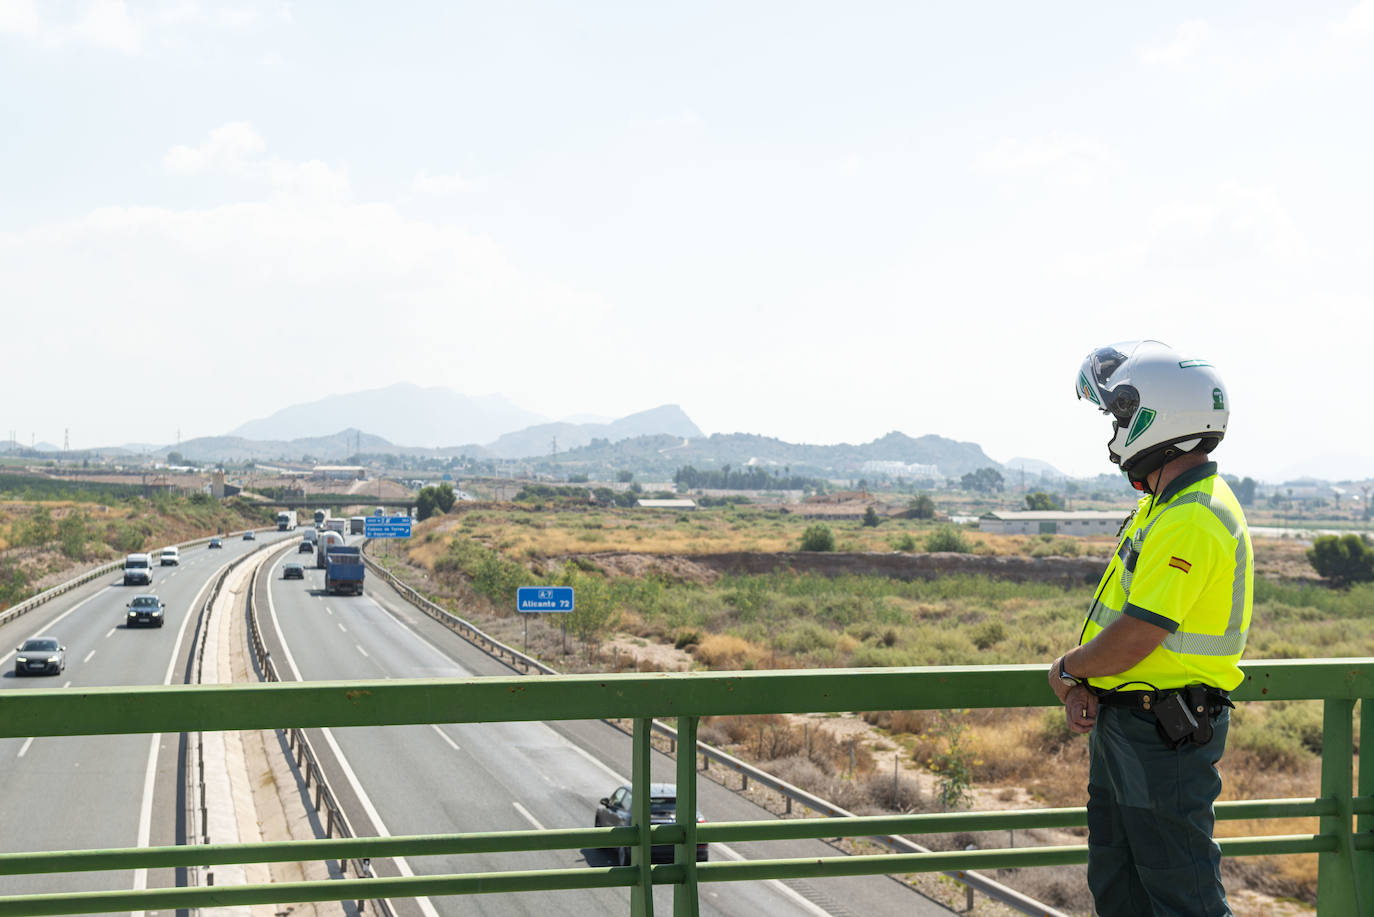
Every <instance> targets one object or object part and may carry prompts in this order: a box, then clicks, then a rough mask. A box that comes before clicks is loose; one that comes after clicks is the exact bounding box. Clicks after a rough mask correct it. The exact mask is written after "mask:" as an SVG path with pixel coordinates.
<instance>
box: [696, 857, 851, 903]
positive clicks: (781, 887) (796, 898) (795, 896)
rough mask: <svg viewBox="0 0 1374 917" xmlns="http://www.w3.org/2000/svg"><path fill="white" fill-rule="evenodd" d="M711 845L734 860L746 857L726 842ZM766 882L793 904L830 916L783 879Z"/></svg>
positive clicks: (765, 882)
mask: <svg viewBox="0 0 1374 917" xmlns="http://www.w3.org/2000/svg"><path fill="white" fill-rule="evenodd" d="M711 846H712V847H714V848H716V850H718V851H720V852H721V853H723V854H725V855H726V856H727V857H729V858H730V859H732V860H736V861H738V860H743V859H744V858H745V857H744V854H742V853H740V852H739V851H738V850H735V849H734V848H733V847H727V846H726V845H725V844H712V845H711ZM764 884H766V885H772V886H773V887H774V889H775V890H776V891H778V892H780V893H781V894H782V896H783V897H784V898H787V899H789V900H790V901H791V902H792V903H793V904H795V905H796V906H797V907H799V908H801V909H802V910H803V911H806V912H807V913H808V914H814V915H815V917H830V912H829V911H827V910H824V909H823V908H821V907H819V906H818V905H816V904H814V903H812V902H810V901H808V900H806V899H805V898H804V897H802V895H801V893H800V892H798V891H797V890H796V889H794V888H792V887H791V886H789V885H786V884H784V883H783V882H782V881H781V880H779V879H766V880H764Z"/></svg>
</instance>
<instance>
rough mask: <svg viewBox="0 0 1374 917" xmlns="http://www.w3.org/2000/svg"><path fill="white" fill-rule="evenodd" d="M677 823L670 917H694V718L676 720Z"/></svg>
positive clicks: (695, 727)
mask: <svg viewBox="0 0 1374 917" xmlns="http://www.w3.org/2000/svg"><path fill="white" fill-rule="evenodd" d="M677 738H678V742H679V743H680V744H679V745H678V748H679V749H680V752H679V754H678V756H677V823H678V825H679V826H681V827H682V829H683V837H682V843H680V844H679V845H678V847H677V856H676V857H675V859H676V860H677V865H679V866H681V867H682V884H681V885H676V886H674V887H673V917H697V910H698V903H697V718H696V717H694V716H680V717H678V718H677Z"/></svg>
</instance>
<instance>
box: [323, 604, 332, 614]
mask: <svg viewBox="0 0 1374 917" xmlns="http://www.w3.org/2000/svg"><path fill="white" fill-rule="evenodd" d="M324 613H325V614H327V615H332V614H333V613H334V612H332V611H330V610H329V606H328V605H326V606H324Z"/></svg>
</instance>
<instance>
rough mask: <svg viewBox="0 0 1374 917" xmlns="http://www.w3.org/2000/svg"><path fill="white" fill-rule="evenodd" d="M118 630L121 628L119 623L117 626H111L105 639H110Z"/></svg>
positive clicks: (106, 632)
mask: <svg viewBox="0 0 1374 917" xmlns="http://www.w3.org/2000/svg"><path fill="white" fill-rule="evenodd" d="M117 630H119V627H118V625H116V626H115V627H111V628H110V629H109V630H107V631H105V639H106V640H108V639H110V636H111V635H112V634H114V632H115V631H117Z"/></svg>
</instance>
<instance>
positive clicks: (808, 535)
mask: <svg viewBox="0 0 1374 917" xmlns="http://www.w3.org/2000/svg"><path fill="white" fill-rule="evenodd" d="M801 549H802V550H803V551H833V550H835V533H834V532H832V531H830V526H828V525H825V524H824V523H820V522H818V523H816V524H815V525H812V526H809V527H808V528H807V530H806V531H805V532H802V538H801Z"/></svg>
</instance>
